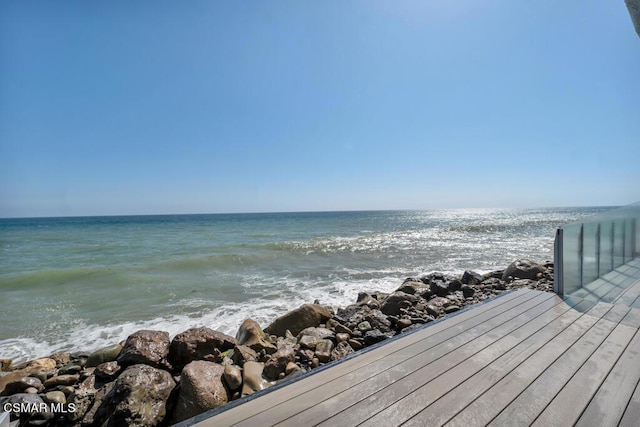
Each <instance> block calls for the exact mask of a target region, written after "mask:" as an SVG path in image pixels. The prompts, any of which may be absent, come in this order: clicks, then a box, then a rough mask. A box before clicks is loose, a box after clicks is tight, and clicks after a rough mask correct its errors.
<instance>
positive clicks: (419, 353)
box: [189, 259, 640, 427]
mask: <svg viewBox="0 0 640 427" xmlns="http://www.w3.org/2000/svg"><path fill="white" fill-rule="evenodd" d="M603 279H604V280H602V281H599V282H598V283H594V284H593V286H591V287H589V288H588V289H586V290H583V291H580V292H579V293H577V294H575V295H573V296H570V297H568V298H566V299H565V300H562V299H561V298H559V297H558V296H556V295H554V294H552V293H543V292H539V291H533V290H520V291H517V292H512V293H508V294H505V295H503V296H501V297H499V298H496V299H494V300H492V301H490V302H488V303H485V304H481V305H478V306H476V307H474V308H472V309H470V310H466V311H464V312H461V313H460V314H458V315H455V316H452V317H450V318H448V319H446V320H444V321H441V322H437V323H435V324H432V325H428V326H427V327H424V328H422V329H420V330H417V331H415V332H414V333H411V334H407V335H404V336H401V337H399V338H398V339H394V340H391V341H388V342H386V343H384V345H380V346H378V347H376V348H374V349H372V350H371V351H367V352H364V353H362V354H360V355H358V356H356V357H353V358H350V359H348V360H346V361H342V362H340V363H335V364H334V365H333V366H330V367H329V368H327V369H324V370H321V371H320V372H317V373H315V374H312V375H308V376H306V377H304V378H302V379H300V380H298V381H296V382H294V383H291V384H289V385H286V386H284V387H279V388H276V389H274V390H271V391H269V390H267V392H266V393H260V394H259V395H258V396H257V397H256V398H253V399H249V400H248V401H246V402H244V403H242V404H241V405H233V404H231V405H228V406H229V408H228V409H226V410H224V411H222V412H220V411H216V412H213V413H208V414H202V415H201V416H199V417H196V418H195V419H192V420H191V421H190V422H189V423H197V424H196V425H197V426H199V427H213V426H216V427H218V426H230V425H234V426H235V425H237V426H260V427H266V426H273V425H280V426H312V425H321V426H355V425H365V426H375V427H381V426H395V425H404V426H439V425H447V426H465V427H466V426H481V425H495V426H505V425H506V426H523V425H535V426H568V425H574V424H576V425H584V426H608V425H611V426H617V425H621V426H637V425H639V423H640V421H639V420H640V386H639V382H640V334H639V333H638V329H639V328H640V259H636V260H634V261H632V262H631V263H629V264H627V265H625V266H623V267H621V268H619V269H617V270H616V271H615V272H612V273H610V274H609V275H607V276H605V278H603ZM212 415H213V416H212Z"/></svg>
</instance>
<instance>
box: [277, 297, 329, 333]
mask: <svg viewBox="0 0 640 427" xmlns="http://www.w3.org/2000/svg"><path fill="white" fill-rule="evenodd" d="M331 317H333V313H332V312H331V311H329V310H328V309H327V308H326V307H324V306H321V305H319V304H304V305H302V306H300V307H298V308H296V309H295V310H293V311H290V312H288V313H286V314H284V315H282V316H280V317H278V318H277V319H276V320H275V321H274V322H273V323H271V324H270V325H269V326H268V327H267V329H266V332H267V333H269V334H273V335H277V336H284V335H285V332H286V331H287V330H289V331H291V333H292V334H293V335H298V334H299V333H300V332H301V331H302V330H304V329H305V328H309V327H317V326H320V324H321V323H323V322H325V321H327V320H329V319H330V318H331Z"/></svg>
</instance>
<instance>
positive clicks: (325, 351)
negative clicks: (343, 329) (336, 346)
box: [316, 340, 333, 363]
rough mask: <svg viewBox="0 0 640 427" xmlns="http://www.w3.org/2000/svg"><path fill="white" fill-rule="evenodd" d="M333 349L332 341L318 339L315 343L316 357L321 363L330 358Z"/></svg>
mask: <svg viewBox="0 0 640 427" xmlns="http://www.w3.org/2000/svg"><path fill="white" fill-rule="evenodd" d="M332 351H333V341H331V340H320V342H318V345H316V357H317V358H318V360H319V361H320V362H322V363H327V362H328V361H330V360H331V352H332Z"/></svg>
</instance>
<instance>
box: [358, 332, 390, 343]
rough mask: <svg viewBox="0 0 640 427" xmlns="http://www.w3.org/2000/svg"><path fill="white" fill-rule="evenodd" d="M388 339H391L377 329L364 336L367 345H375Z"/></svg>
mask: <svg viewBox="0 0 640 427" xmlns="http://www.w3.org/2000/svg"><path fill="white" fill-rule="evenodd" d="M387 338H389V337H388V336H387V335H385V334H383V333H382V332H380V331H379V330H377V329H374V330H372V331H368V332H367V333H366V334H364V342H365V344H366V345H373V344H376V343H379V342H381V341H384V340H386V339H387Z"/></svg>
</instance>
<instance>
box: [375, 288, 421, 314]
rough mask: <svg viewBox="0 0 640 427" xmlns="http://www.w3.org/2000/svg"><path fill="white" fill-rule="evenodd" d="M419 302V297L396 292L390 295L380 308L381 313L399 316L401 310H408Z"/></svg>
mask: <svg viewBox="0 0 640 427" xmlns="http://www.w3.org/2000/svg"><path fill="white" fill-rule="evenodd" d="M417 301H418V297H417V296H415V295H411V294H407V293H405V292H399V291H398V292H394V293H392V294H391V295H389V296H388V297H387V298H386V299H385V300H384V301H383V303H382V305H381V306H380V311H382V312H383V313H384V314H386V315H395V316H397V315H399V314H400V310H401V309H403V308H404V309H406V308H409V307H411V306H413V304H415V303H416V302H417Z"/></svg>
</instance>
